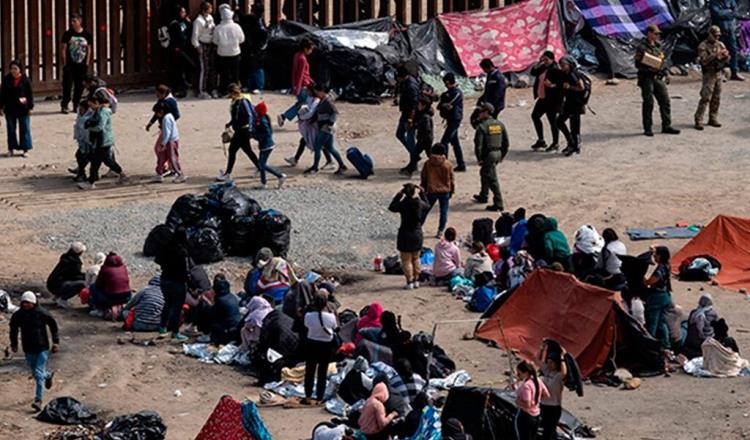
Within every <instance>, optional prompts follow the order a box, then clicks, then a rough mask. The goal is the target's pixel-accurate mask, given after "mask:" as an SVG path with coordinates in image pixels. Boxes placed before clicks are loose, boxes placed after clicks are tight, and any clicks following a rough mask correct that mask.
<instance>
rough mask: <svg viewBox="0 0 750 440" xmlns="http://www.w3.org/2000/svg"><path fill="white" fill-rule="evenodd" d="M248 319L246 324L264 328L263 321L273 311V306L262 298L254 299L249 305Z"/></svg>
mask: <svg viewBox="0 0 750 440" xmlns="http://www.w3.org/2000/svg"><path fill="white" fill-rule="evenodd" d="M247 311H248V314H247V318H246V319H245V323H247V324H250V325H253V326H255V327H258V328H260V327H263V320H264V319H265V318H266V316H267V315H268V314H269V313H271V312H272V311H273V307H271V304H270V303H269V302H268V301H266V300H265V299H264V298H262V297H260V296H256V297H253V299H251V300H250V303H249V304H248V305H247Z"/></svg>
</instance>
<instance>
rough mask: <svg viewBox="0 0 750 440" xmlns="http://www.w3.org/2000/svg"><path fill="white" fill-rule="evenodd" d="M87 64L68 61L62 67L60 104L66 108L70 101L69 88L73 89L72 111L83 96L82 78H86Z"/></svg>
mask: <svg viewBox="0 0 750 440" xmlns="http://www.w3.org/2000/svg"><path fill="white" fill-rule="evenodd" d="M86 72H88V66H86V63H73V62H69V63H67V64H65V67H63V97H62V102H61V103H60V106H61V107H62V108H68V104H69V103H70V89H73V111H76V109H77V108H78V104H80V103H81V96H83V80H84V78H86Z"/></svg>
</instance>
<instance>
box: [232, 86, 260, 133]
mask: <svg viewBox="0 0 750 440" xmlns="http://www.w3.org/2000/svg"><path fill="white" fill-rule="evenodd" d="M229 112H230V114H231V115H232V120H231V121H230V122H229V124H230V125H231V126H232V129H233V130H234V131H235V132H238V131H240V130H250V132H251V133H253V132H254V131H255V120H256V118H257V115H256V114H255V108H254V107H253V104H252V103H251V102H250V98H248V97H247V96H245V95H242V96H240V97H239V98H237V99H233V100H232V104H231V105H230V107H229Z"/></svg>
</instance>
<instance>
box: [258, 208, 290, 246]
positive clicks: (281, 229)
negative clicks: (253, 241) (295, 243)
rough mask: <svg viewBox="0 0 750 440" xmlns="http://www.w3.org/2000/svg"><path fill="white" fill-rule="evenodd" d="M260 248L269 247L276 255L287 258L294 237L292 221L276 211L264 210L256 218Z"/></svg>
mask: <svg viewBox="0 0 750 440" xmlns="http://www.w3.org/2000/svg"><path fill="white" fill-rule="evenodd" d="M256 226H257V231H256V232H257V237H258V239H259V241H260V247H267V248H269V249H271V250H272V251H273V254H274V255H277V256H280V257H282V258H286V255H287V252H288V251H289V242H290V241H291V235H292V221H291V220H289V217H287V216H285V215H284V214H282V213H280V212H279V211H276V210H275V209H264V210H263V211H260V212H259V213H258V215H257V216H256Z"/></svg>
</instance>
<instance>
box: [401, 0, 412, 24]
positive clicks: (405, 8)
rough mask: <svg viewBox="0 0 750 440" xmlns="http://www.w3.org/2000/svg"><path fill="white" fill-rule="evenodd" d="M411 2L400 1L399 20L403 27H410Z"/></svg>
mask: <svg viewBox="0 0 750 440" xmlns="http://www.w3.org/2000/svg"><path fill="white" fill-rule="evenodd" d="M411 6H412V0H401V17H399V20H400V21H401V24H403V25H405V26H406V25H410V24H411V21H412V15H411V13H412V7H411Z"/></svg>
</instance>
